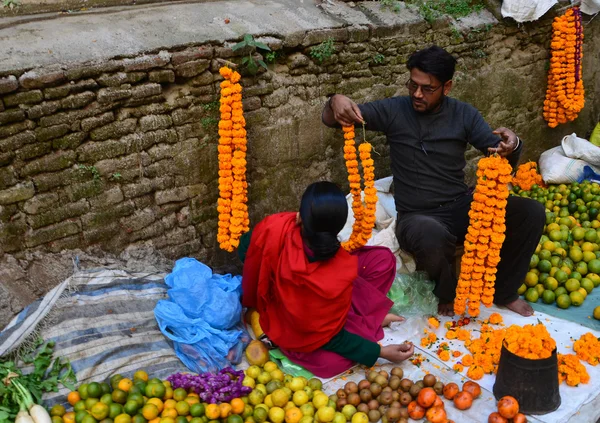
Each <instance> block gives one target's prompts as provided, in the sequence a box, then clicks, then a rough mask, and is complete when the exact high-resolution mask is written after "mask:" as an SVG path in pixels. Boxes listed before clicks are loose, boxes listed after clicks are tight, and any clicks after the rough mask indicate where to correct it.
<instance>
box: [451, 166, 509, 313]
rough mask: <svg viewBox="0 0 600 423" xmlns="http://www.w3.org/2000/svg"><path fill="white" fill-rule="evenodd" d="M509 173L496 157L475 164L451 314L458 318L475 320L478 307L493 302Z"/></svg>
mask: <svg viewBox="0 0 600 423" xmlns="http://www.w3.org/2000/svg"><path fill="white" fill-rule="evenodd" d="M511 171H512V168H511V166H510V164H509V163H508V160H506V159H505V158H504V157H500V156H497V155H493V156H490V157H485V158H482V159H480V160H479V163H478V164H477V185H476V187H475V193H474V194H473V202H472V203H471V209H470V210H469V227H468V229H467V234H466V236H465V242H464V248H465V252H464V254H463V256H462V258H461V264H460V275H459V279H458V284H457V287H456V298H455V300H454V312H455V313H456V314H458V315H462V314H464V313H465V311H467V310H468V313H469V315H471V316H474V317H475V316H478V315H479V308H480V303H483V304H484V305H485V306H486V307H490V306H491V305H492V303H493V302H494V293H495V288H494V285H495V282H496V271H497V266H498V263H500V249H501V248H502V243H503V242H504V239H505V234H504V233H505V232H506V225H505V224H504V223H505V215H506V204H507V198H508V195H509V192H508V185H507V184H508V183H509V182H510V181H511V179H512V177H511V175H510V173H511ZM467 307H468V309H467Z"/></svg>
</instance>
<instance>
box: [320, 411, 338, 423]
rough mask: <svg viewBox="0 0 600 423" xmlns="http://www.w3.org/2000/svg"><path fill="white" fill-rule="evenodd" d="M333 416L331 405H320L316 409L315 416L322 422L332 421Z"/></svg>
mask: <svg viewBox="0 0 600 423" xmlns="http://www.w3.org/2000/svg"><path fill="white" fill-rule="evenodd" d="M334 417H335V408H333V407H321V408H319V409H318V410H317V418H318V419H319V421H320V422H322V423H329V422H331V421H333V418H334Z"/></svg>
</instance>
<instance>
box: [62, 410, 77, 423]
mask: <svg viewBox="0 0 600 423" xmlns="http://www.w3.org/2000/svg"><path fill="white" fill-rule="evenodd" d="M62 419H63V423H75V413H74V412H72V411H69V412H68V413H65V415H64V416H62Z"/></svg>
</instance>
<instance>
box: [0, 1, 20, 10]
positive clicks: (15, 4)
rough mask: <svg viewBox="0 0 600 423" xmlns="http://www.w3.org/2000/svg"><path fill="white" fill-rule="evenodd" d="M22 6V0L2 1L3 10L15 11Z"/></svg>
mask: <svg viewBox="0 0 600 423" xmlns="http://www.w3.org/2000/svg"><path fill="white" fill-rule="evenodd" d="M20 5H21V1H20V0H2V7H3V8H6V7H8V8H9V9H14V8H15V7H18V6H20Z"/></svg>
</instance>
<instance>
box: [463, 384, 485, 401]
mask: <svg viewBox="0 0 600 423" xmlns="http://www.w3.org/2000/svg"><path fill="white" fill-rule="evenodd" d="M463 391H465V392H468V393H470V394H471V395H473V399H475V398H477V397H478V396H479V395H481V386H479V384H478V383H477V382H473V381H470V380H469V381H466V382H465V383H464V385H463Z"/></svg>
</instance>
